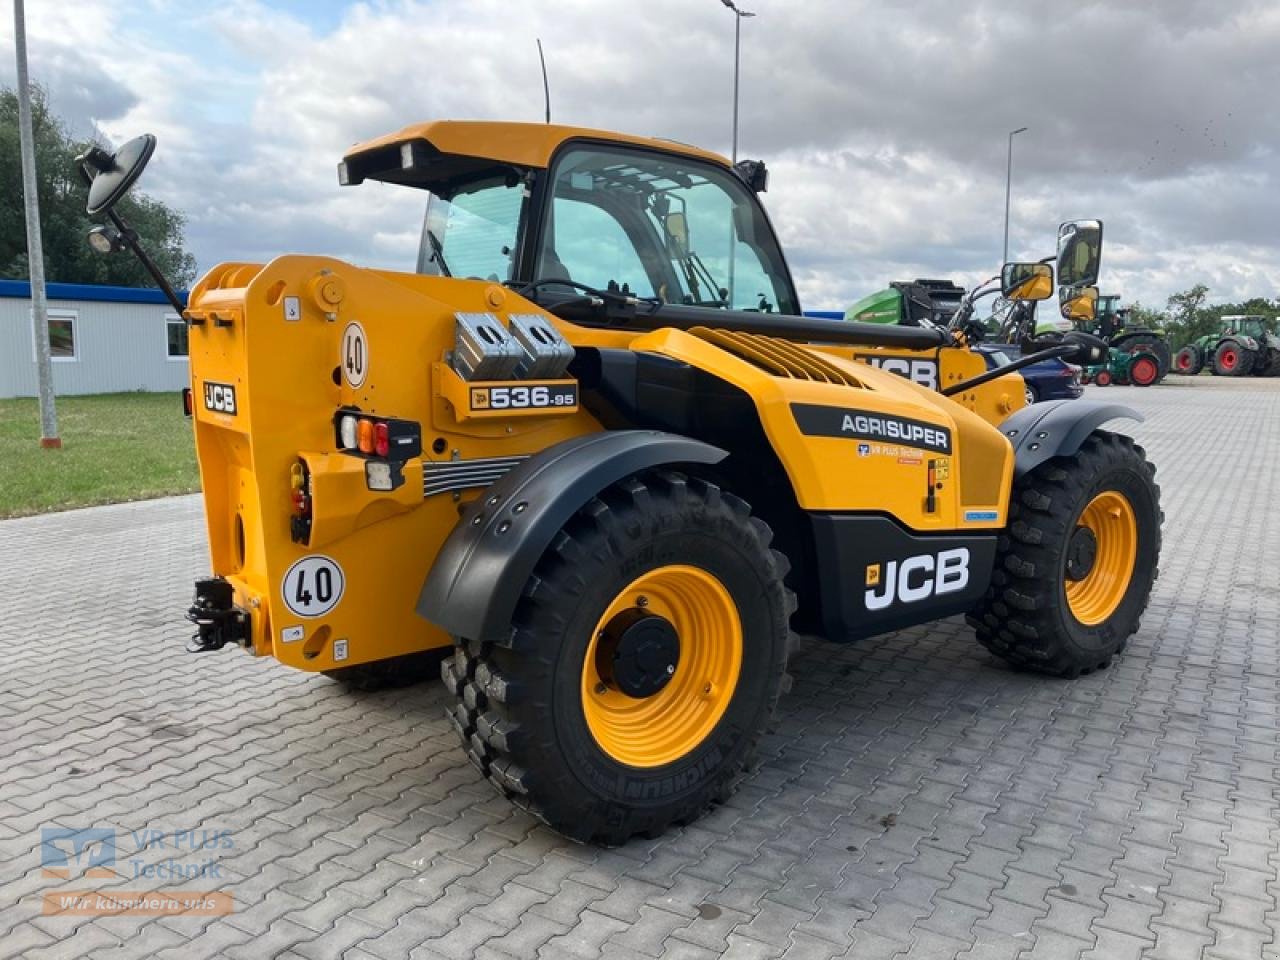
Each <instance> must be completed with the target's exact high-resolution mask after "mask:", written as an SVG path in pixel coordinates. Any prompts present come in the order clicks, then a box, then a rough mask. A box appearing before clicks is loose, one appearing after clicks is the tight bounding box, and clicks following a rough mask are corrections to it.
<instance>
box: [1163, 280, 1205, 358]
mask: <svg viewBox="0 0 1280 960" xmlns="http://www.w3.org/2000/svg"><path fill="white" fill-rule="evenodd" d="M1208 298H1209V288H1208V287H1206V286H1205V285H1204V284H1203V283H1197V284H1196V285H1195V286H1194V287H1191V288H1190V289H1189V290H1183V291H1182V292H1181V293H1174V294H1171V295H1170V296H1169V300H1168V306H1169V327H1168V329H1169V339H1170V340H1171V341H1172V346H1173V348H1174V349H1175V350H1177V349H1179V348H1180V347H1182V346H1183V345H1184V344H1187V343H1190V342H1191V341H1192V340H1195V339H1197V338H1198V337H1202V336H1204V335H1205V334H1206V333H1209V332H1210V331H1211V330H1212V329H1213V328H1214V327H1215V326H1216V325H1217V316H1215V315H1214V313H1213V311H1212V310H1210V309H1209V308H1208V307H1206V306H1205V303H1206V301H1207V300H1208Z"/></svg>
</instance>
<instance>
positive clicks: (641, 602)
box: [636, 597, 649, 607]
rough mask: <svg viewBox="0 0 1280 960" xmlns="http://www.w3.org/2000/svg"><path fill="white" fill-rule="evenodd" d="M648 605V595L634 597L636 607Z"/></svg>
mask: <svg viewBox="0 0 1280 960" xmlns="http://www.w3.org/2000/svg"><path fill="white" fill-rule="evenodd" d="M648 605H649V598H648V597H636V606H637V607H647V606H648Z"/></svg>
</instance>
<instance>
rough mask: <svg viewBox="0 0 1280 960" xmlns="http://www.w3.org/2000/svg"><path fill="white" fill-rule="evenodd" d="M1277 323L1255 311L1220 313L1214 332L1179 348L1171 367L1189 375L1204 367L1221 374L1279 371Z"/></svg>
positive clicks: (1279, 345) (1255, 373)
mask: <svg viewBox="0 0 1280 960" xmlns="http://www.w3.org/2000/svg"><path fill="white" fill-rule="evenodd" d="M1278 326H1280V321H1277V320H1276V319H1274V318H1268V317H1264V316H1261V315H1257V314H1250V315H1248V316H1242V315H1232V316H1228V317H1223V318H1222V319H1221V320H1220V321H1219V326H1218V330H1217V332H1216V333H1211V334H1208V335H1206V336H1203V337H1200V338H1199V339H1198V340H1195V341H1194V342H1192V343H1189V344H1187V345H1186V346H1185V347H1183V348H1182V349H1181V350H1179V351H1178V355H1177V357H1175V358H1174V369H1175V370H1177V371H1178V372H1179V373H1185V374H1187V375H1188V376H1192V377H1194V376H1195V375H1196V374H1197V373H1199V372H1200V371H1201V370H1203V369H1204V368H1205V367H1208V368H1209V369H1210V370H1212V371H1213V372H1214V374H1216V375H1217V376H1220V377H1247V376H1249V375H1250V374H1252V375H1253V376H1255V377H1267V376H1277V375H1280V335H1277V327H1278Z"/></svg>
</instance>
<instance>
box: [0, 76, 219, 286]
mask: <svg viewBox="0 0 1280 960" xmlns="http://www.w3.org/2000/svg"><path fill="white" fill-rule="evenodd" d="M31 126H32V133H33V135H34V140H35V152H36V178H37V191H38V193H39V195H40V225H41V227H42V228H43V234H44V269H45V276H46V277H47V278H48V279H49V280H50V281H58V282H63V283H105V284H113V285H117V286H127V287H150V286H154V281H152V279H151V276H150V275H149V274H148V273H147V272H146V270H144V269H143V268H142V264H140V263H139V262H138V261H137V258H135V257H133V256H130V255H129V254H120V255H117V256H102V255H100V254H96V253H94V252H93V250H91V249H90V247H89V245H88V243H86V242H85V234H86V233H88V231H89V227H90V226H92V225H93V221H91V220H90V219H89V215H88V214H87V213H85V200H86V197H87V193H86V191H87V188H86V186H85V184H84V181H83V179H82V178H81V176H80V171H79V169H78V168H77V167H76V165H75V158H76V156H77V155H79V154H81V153H83V152H84V150H85V149H86V148H87V147H88V146H89V145H90V144H89V143H88V142H87V141H83V142H81V141H76V140H74V139H73V138H72V137H71V136H70V135H69V134H68V133H67V129H66V126H65V125H64V124H63V123H62V121H61V120H59V119H58V118H57V117H56V116H54V115H53V113H52V112H51V111H50V109H49V103H48V99H47V97H46V96H45V93H44V91H43V90H41V89H40V88H39V87H33V88H32V90H31ZM116 209H117V210H118V212H119V213H120V214H121V215H122V216H123V217H124V218H125V219H126V220H128V221H129V223H130V224H131V225H132V226H133V228H134V229H135V230H136V231H137V232H138V236H139V238H140V239H141V241H142V244H143V246H144V247H145V248H146V250H147V252H148V253H150V254H151V257H152V259H154V260H155V261H156V263H157V264H158V265H159V266H160V269H161V271H163V272H164V274H165V275H166V276H167V277H168V278H169V280H170V282H171V283H173V285H174V286H175V287H178V288H182V287H187V286H190V285H191V283H192V281H194V280H195V274H196V261H195V257H193V256H191V254H189V253H188V252H187V251H186V249H185V247H184V245H183V238H182V229H183V226H184V225H185V222H186V221H185V218H184V217H183V215H182V214H181V213H179V212H178V211H176V210H173V209H172V208H170V207H168V206H166V205H165V204H163V203H161V202H160V201H159V200H155V199H152V198H151V197H148V196H146V195H145V194H142V193H140V192H139V191H138V190H137V189H136V188H135V189H134V190H132V191H130V193H129V195H128V196H126V197H125V198H124V200H122V201H121V202H120V203H119V204H118V205H117V208H116ZM28 275H29V274H28V268H27V229H26V221H25V219H24V216H23V210H22V166H21V159H20V154H19V151H18V97H17V94H16V93H15V92H14V91H13V90H10V89H5V88H0V277H5V278H9V279H15V280H25V279H27V277H28Z"/></svg>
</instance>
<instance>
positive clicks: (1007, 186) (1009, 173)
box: [1000, 127, 1027, 263]
mask: <svg viewBox="0 0 1280 960" xmlns="http://www.w3.org/2000/svg"><path fill="white" fill-rule="evenodd" d="M1026 132H1027V128H1026V127H1019V128H1018V129H1017V130H1010V131H1009V163H1008V166H1007V167H1006V168H1005V175H1004V259H1003V260H1001V261H1000V262H1001V263H1008V262H1009V192H1010V190H1011V188H1012V186H1013V138H1014V137H1015V136H1016V135H1017V134H1019V133H1026Z"/></svg>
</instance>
